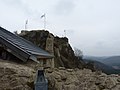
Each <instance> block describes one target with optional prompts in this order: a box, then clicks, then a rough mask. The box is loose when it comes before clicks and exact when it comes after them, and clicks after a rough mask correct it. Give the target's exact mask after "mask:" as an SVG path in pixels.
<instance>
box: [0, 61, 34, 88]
mask: <svg viewBox="0 0 120 90" xmlns="http://www.w3.org/2000/svg"><path fill="white" fill-rule="evenodd" d="M34 75H35V71H34V69H32V68H29V67H26V66H24V65H20V64H16V63H9V62H6V61H3V60H0V90H33V80H34Z"/></svg>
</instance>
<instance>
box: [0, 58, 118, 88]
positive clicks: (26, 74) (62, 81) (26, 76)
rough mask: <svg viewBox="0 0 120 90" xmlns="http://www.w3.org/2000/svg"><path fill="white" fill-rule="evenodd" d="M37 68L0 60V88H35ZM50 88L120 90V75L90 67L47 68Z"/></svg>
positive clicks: (46, 74)
mask: <svg viewBox="0 0 120 90" xmlns="http://www.w3.org/2000/svg"><path fill="white" fill-rule="evenodd" d="M35 72H36V70H34V69H32V68H30V67H27V66H25V65H21V64H17V63H11V62H8V61H3V60H0V90H33V88H34V80H35ZM45 76H46V78H47V79H48V90H120V76H118V75H106V74H104V73H101V72H92V71H91V70H89V69H83V70H80V69H65V68H64V67H59V68H54V69H50V68H48V69H45Z"/></svg>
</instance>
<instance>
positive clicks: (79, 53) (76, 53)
mask: <svg viewBox="0 0 120 90" xmlns="http://www.w3.org/2000/svg"><path fill="white" fill-rule="evenodd" d="M74 53H75V56H76V57H78V58H79V59H82V57H83V52H82V51H81V50H80V49H78V48H76V47H74Z"/></svg>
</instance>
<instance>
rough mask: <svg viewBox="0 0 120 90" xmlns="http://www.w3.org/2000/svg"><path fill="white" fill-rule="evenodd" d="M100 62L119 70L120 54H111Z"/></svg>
mask: <svg viewBox="0 0 120 90" xmlns="http://www.w3.org/2000/svg"><path fill="white" fill-rule="evenodd" d="M101 62H102V63H104V64H106V65H109V66H112V67H113V68H115V69H119V70H120V56H112V57H108V58H106V59H103V60H101Z"/></svg>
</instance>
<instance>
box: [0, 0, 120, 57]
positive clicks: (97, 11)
mask: <svg viewBox="0 0 120 90" xmlns="http://www.w3.org/2000/svg"><path fill="white" fill-rule="evenodd" d="M44 13H46V22H47V26H46V27H47V30H49V31H50V32H51V33H53V34H54V35H57V36H64V30H66V35H67V37H68V38H69V42H70V44H71V45H72V47H77V48H79V49H81V50H82V51H83V53H84V55H93V56H106V55H107V56H110V55H120V0H0V26H2V27H4V28H6V29H8V30H9V31H11V32H13V31H16V30H17V31H19V32H20V31H21V30H23V29H24V27H25V21H26V20H27V19H28V29H43V23H44V20H43V18H41V15H43V14H44Z"/></svg>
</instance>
